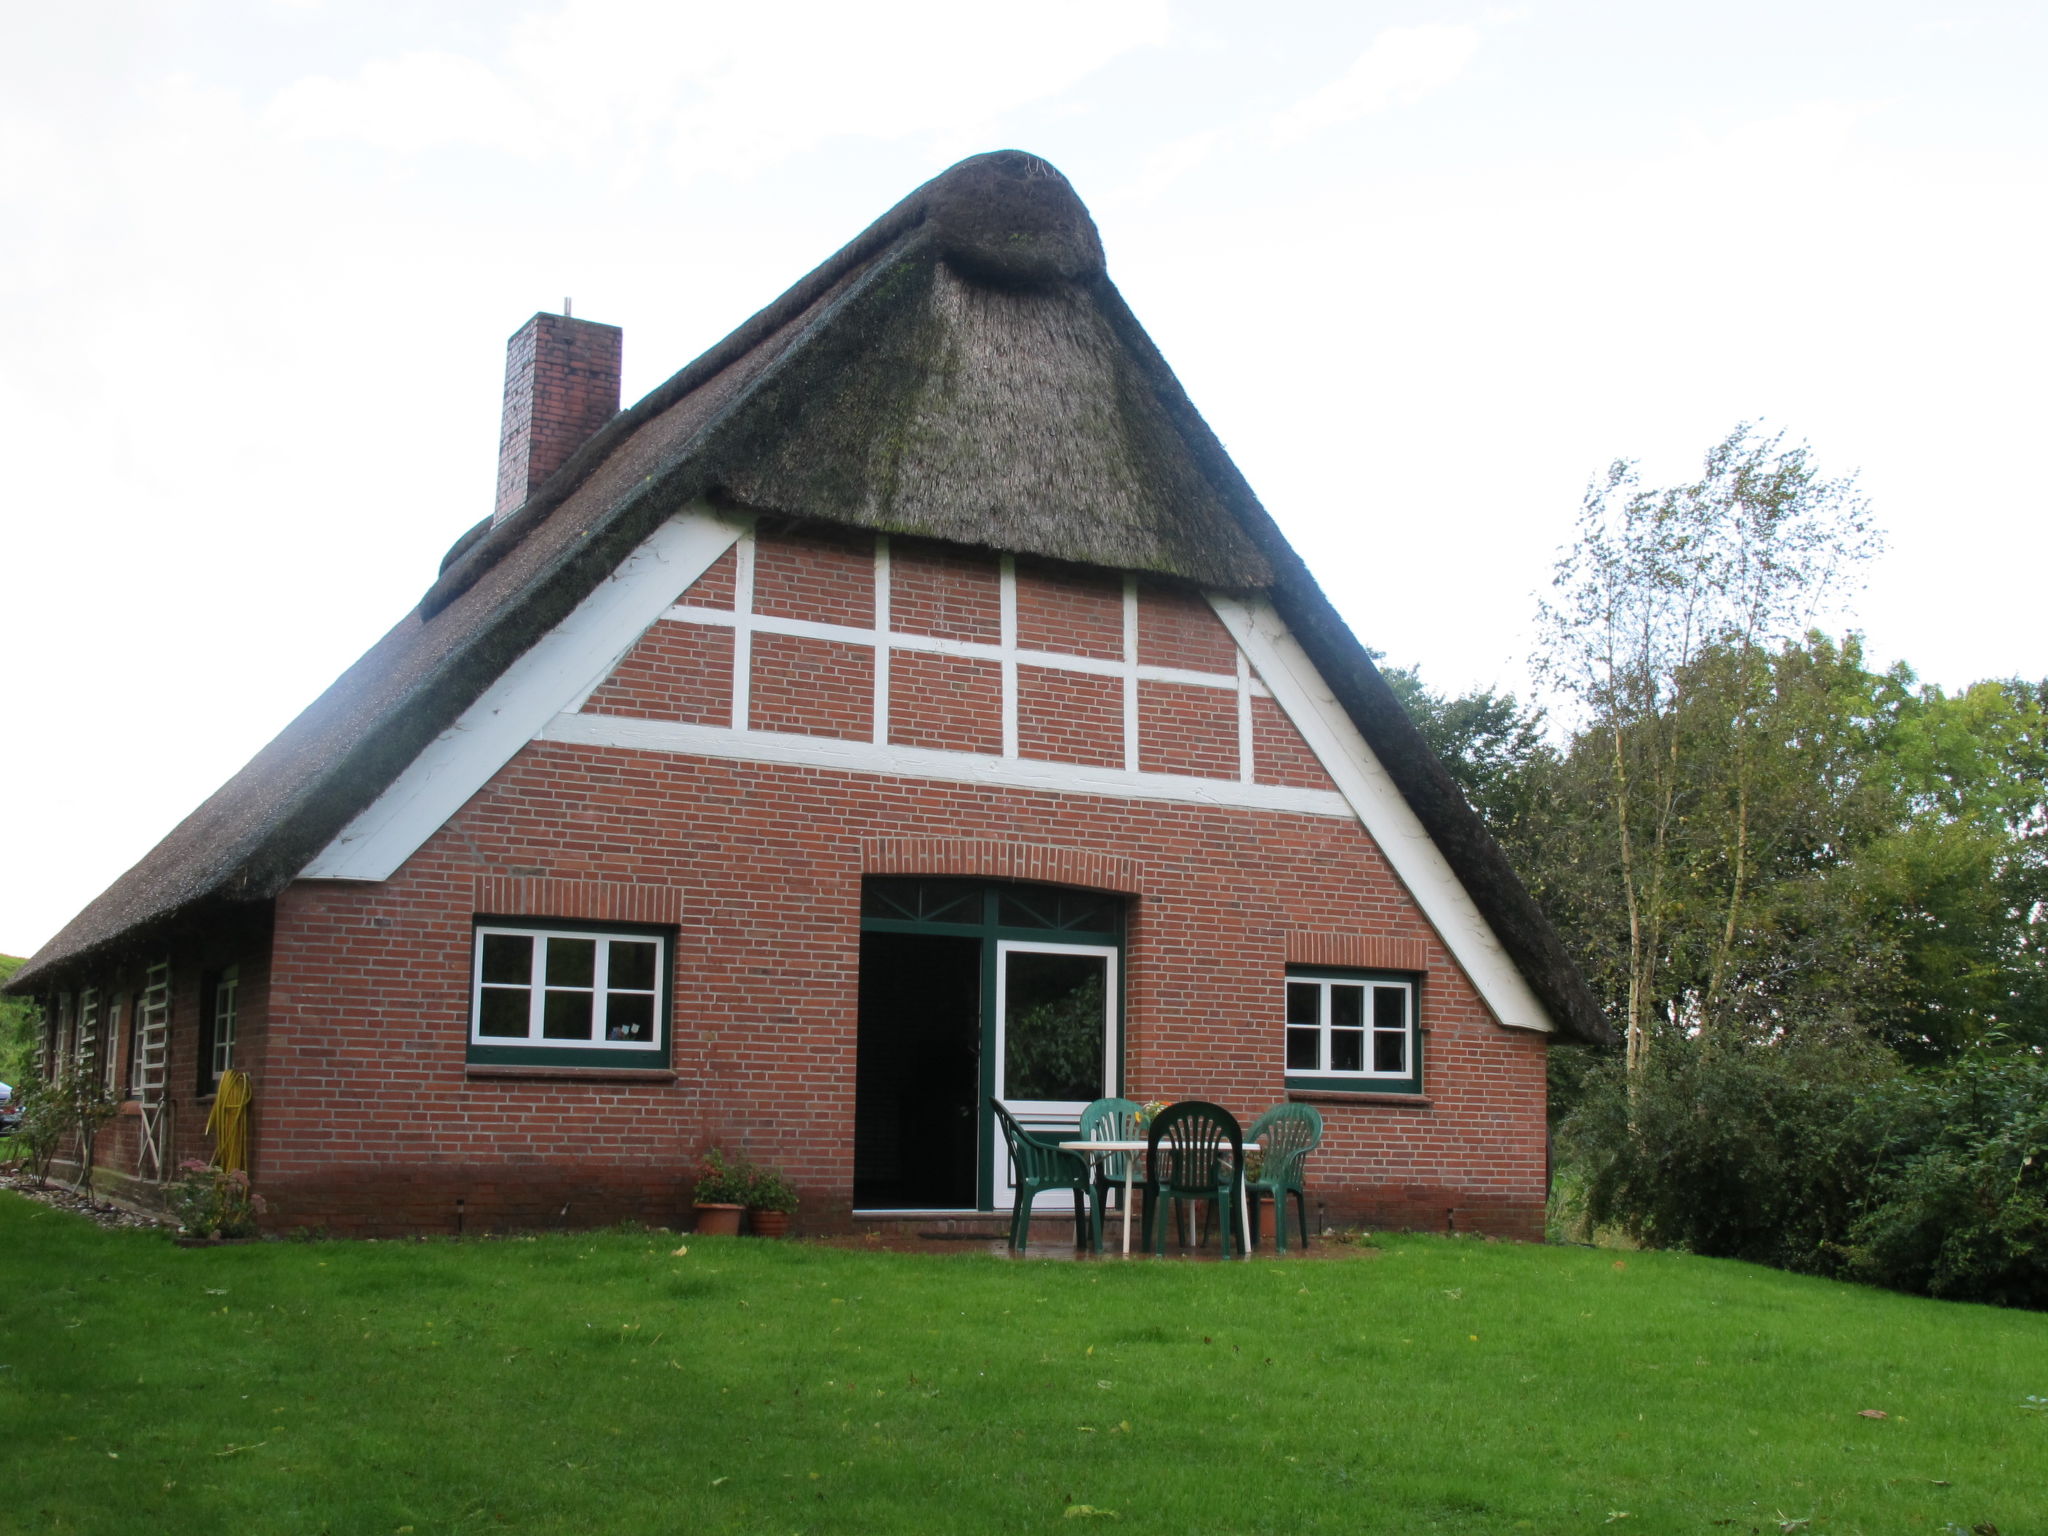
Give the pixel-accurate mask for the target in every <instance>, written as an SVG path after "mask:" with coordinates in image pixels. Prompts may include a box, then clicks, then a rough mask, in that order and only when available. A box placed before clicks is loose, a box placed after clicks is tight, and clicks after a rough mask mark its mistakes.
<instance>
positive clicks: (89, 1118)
mask: <svg viewBox="0 0 2048 1536" xmlns="http://www.w3.org/2000/svg"><path fill="white" fill-rule="evenodd" d="M15 1097H16V1099H17V1101H18V1102H19V1103H20V1105H21V1124H20V1125H19V1126H17V1127H16V1129H15V1132H14V1140H15V1142H16V1144H17V1145H18V1146H19V1147H20V1149H21V1151H22V1153H23V1156H24V1159H25V1161H26V1163H27V1165H28V1171H29V1173H30V1175H31V1176H33V1177H34V1179H35V1181H36V1183H37V1184H42V1183H44V1182H46V1181H47V1180H48V1179H49V1176H50V1164H51V1162H52V1161H53V1160H54V1159H55V1158H56V1156H57V1149H58V1148H59V1147H60V1146H62V1145H63V1143H64V1138H65V1137H66V1136H67V1135H69V1134H71V1133H72V1132H74V1131H75V1132H76V1133H77V1134H78V1157H79V1163H80V1165H81V1167H82V1168H83V1169H84V1173H85V1188H86V1193H87V1194H88V1195H90V1194H91V1193H92V1161H93V1143H94V1142H95V1141H97V1140H98V1139H99V1133H100V1129H101V1127H103V1126H104V1125H106V1123H107V1122H108V1121H109V1120H111V1119H113V1118H114V1116H115V1114H116V1113H118V1112H119V1110H120V1104H119V1101H117V1100H116V1099H115V1098H114V1096H113V1095H112V1094H110V1093H108V1092H107V1090H106V1087H105V1085H104V1084H102V1083H101V1082H100V1080H99V1078H98V1077H97V1076H96V1075H95V1074H93V1073H89V1072H72V1073H70V1074H69V1075H67V1076H64V1077H60V1078H58V1079H57V1080H56V1081H54V1082H47V1081H44V1080H43V1079H41V1078H34V1077H32V1078H30V1079H29V1081H28V1082H26V1083H24V1084H23V1085H22V1086H21V1087H19V1088H17V1089H15Z"/></svg>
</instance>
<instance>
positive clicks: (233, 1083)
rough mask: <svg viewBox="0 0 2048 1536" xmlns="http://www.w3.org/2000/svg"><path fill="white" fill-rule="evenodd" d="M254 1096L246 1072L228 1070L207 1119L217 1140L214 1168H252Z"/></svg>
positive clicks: (209, 1127)
mask: <svg viewBox="0 0 2048 1536" xmlns="http://www.w3.org/2000/svg"><path fill="white" fill-rule="evenodd" d="M253 1096H254V1092H253V1090H252V1089H251V1088H250V1086H249V1074H248V1073H246V1072H236V1071H233V1070H230V1071H226V1072H223V1073H221V1075H220V1087H219V1088H218V1089H216V1090H215V1092H214V1096H213V1109H212V1111H211V1112H210V1113H208V1115H207V1117H206V1134H207V1135H209V1136H213V1137H215V1138H217V1139H216V1141H215V1144H214V1153H213V1161H214V1166H215V1167H217V1168H219V1169H220V1170H221V1171H222V1172H223V1173H232V1172H234V1171H235V1170H236V1169H237V1168H239V1169H241V1170H242V1171H243V1172H245V1173H246V1172H247V1171H248V1168H249V1100H250V1099H251V1098H252V1097H253Z"/></svg>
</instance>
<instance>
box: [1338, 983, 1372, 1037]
mask: <svg viewBox="0 0 2048 1536" xmlns="http://www.w3.org/2000/svg"><path fill="white" fill-rule="evenodd" d="M1330 1022H1331V1023H1332V1024H1336V1025H1339V1026H1341V1027H1343V1028H1346V1029H1357V1028H1358V1027H1359V1026H1360V1025H1362V1024H1363V1023H1365V988H1363V987H1332V988H1330Z"/></svg>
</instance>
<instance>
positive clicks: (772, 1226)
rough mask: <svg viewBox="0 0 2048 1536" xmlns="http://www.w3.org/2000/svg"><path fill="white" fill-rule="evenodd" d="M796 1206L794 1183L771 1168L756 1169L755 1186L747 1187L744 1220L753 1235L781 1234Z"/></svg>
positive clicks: (774, 1235)
mask: <svg viewBox="0 0 2048 1536" xmlns="http://www.w3.org/2000/svg"><path fill="white" fill-rule="evenodd" d="M795 1210H796V1186H795V1185H794V1184H792V1183H790V1182H789V1180H788V1179H786V1178H784V1177H783V1176H782V1175H781V1174H779V1173H777V1172H776V1171H775V1170H774V1169H773V1168H757V1169H755V1170H754V1186H753V1188H752V1189H750V1190H748V1191H747V1221H748V1224H749V1225H751V1226H752V1227H753V1229H754V1234H755V1236H757V1237H781V1236H783V1235H784V1234H785V1233H787V1232H788V1231H789V1218H790V1215H791V1213H792V1212H794V1211H795Z"/></svg>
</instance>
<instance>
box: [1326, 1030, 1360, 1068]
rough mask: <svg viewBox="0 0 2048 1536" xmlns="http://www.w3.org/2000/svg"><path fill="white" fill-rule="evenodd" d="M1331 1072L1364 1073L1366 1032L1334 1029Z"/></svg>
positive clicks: (1331, 1041)
mask: <svg viewBox="0 0 2048 1536" xmlns="http://www.w3.org/2000/svg"><path fill="white" fill-rule="evenodd" d="M1330 1070H1331V1071H1332V1072H1363V1071H1364V1070H1365V1031H1364V1030H1362V1029H1333V1030H1331V1031H1330Z"/></svg>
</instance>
